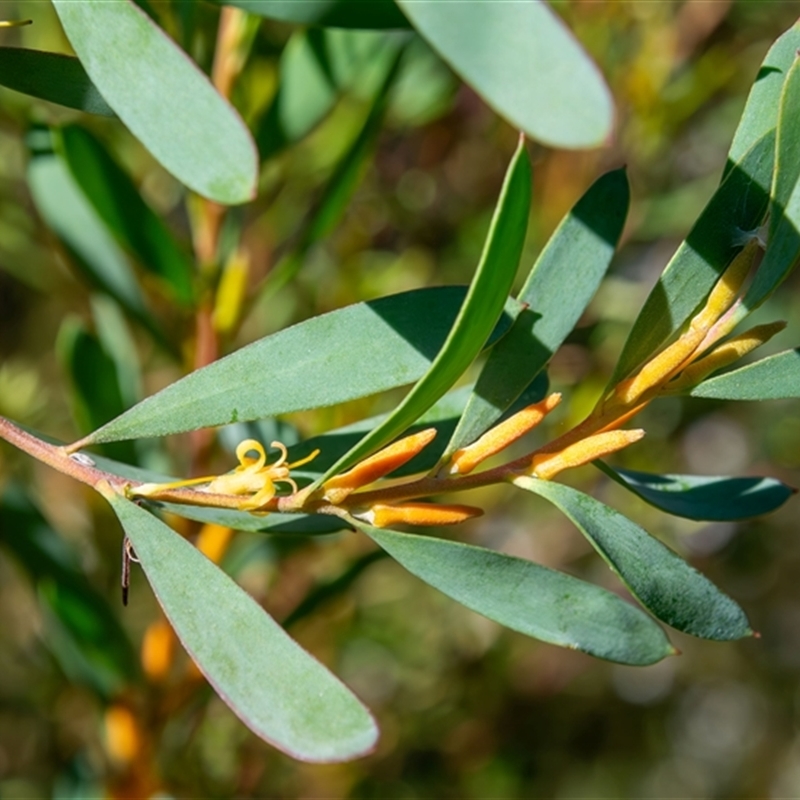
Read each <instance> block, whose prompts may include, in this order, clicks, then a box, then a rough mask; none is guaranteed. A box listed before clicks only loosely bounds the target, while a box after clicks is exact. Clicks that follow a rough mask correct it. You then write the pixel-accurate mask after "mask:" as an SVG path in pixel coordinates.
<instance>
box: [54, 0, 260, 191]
mask: <svg viewBox="0 0 800 800" xmlns="http://www.w3.org/2000/svg"><path fill="white" fill-rule="evenodd" d="M53 5H54V6H55V9H56V11H57V12H58V16H59V19H60V20H61V24H62V25H63V27H64V32H65V33H66V34H67V37H68V38H69V41H70V43H71V44H72V47H73V48H74V50H75V53H76V54H77V56H78V58H80V60H81V63H82V64H83V66H84V68H85V69H86V72H87V73H88V74H89V76H90V77H91V79H92V81H93V82H94V84H95V85H96V86H97V88H98V89H99V90H100V92H101V93H102V95H103V97H104V98H105V99H106V101H107V102H108V104H109V105H110V106H111V107H112V108H113V109H114V111H115V112H116V113H117V115H118V116H119V118H120V119H121V120H122V122H124V123H125V125H126V126H127V127H128V128H129V129H130V131H131V133H133V135H134V136H136V138H137V139H139V140H140V141H141V142H142V144H143V145H144V146H145V147H146V148H147V149H148V150H149V151H150V152H151V153H152V154H153V156H154V157H155V158H156V159H157V160H158V161H159V162H160V163H161V164H162V165H163V166H164V168H165V169H166V170H168V171H169V172H171V173H172V174H173V175H174V176H175V177H176V178H178V180H180V181H181V182H183V183H184V184H186V185H187V186H188V187H189V188H190V189H192V190H194V191H195V192H197V193H198V194H201V195H203V196H204V197H208V198H210V199H211V200H215V201H217V202H219V203H227V204H235V203H244V202H247V201H248V200H251V199H252V198H253V197H254V196H255V193H256V182H257V179H258V158H257V154H256V149H255V145H254V144H253V140H252V138H251V137H250V133H249V131H248V130H247V128H246V127H245V124H244V123H243V122H242V120H241V118H240V117H239V115H238V114H237V113H236V111H235V110H234V109H233V107H232V106H231V105H230V104H229V103H228V102H227V101H226V100H225V99H223V98H222V96H221V95H220V94H219V93H218V92H217V91H216V89H214V87H213V86H212V85H211V82H210V81H209V80H208V78H207V77H206V76H205V75H204V74H203V73H202V72H201V71H200V70H199V69H198V67H197V65H196V64H194V63H193V62H192V61H191V59H189V57H188V56H187V55H186V54H185V53H184V52H183V51H182V50H181V49H180V48H179V47H178V46H177V45H176V44H175V43H174V42H173V41H172V40H171V39H170V38H169V37H168V36H167V35H166V34H165V33H164V32H163V31H162V30H161V29H160V28H159V27H158V26H157V25H156V24H155V23H154V22H153V21H152V20H151V19H150V18H149V17H148V16H147V15H146V14H145V13H144V12H143V11H142V10H141V9H140V8H138V7H137V6H136V5H135V4H134V3H132V2H131V1H130V0H117V1H116V2H113V3H108V2H103V0H53Z"/></svg>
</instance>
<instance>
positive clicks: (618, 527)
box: [514, 476, 753, 641]
mask: <svg viewBox="0 0 800 800" xmlns="http://www.w3.org/2000/svg"><path fill="white" fill-rule="evenodd" d="M514 485H515V486H519V487H520V488H521V489H525V490H526V491H529V492H533V494H538V495H540V496H541V497H544V498H545V499H546V500H549V501H550V502H551V503H553V505H555V506H556V507H557V508H559V509H561V511H562V512H563V513H564V514H565V515H566V516H567V517H569V518H570V519H571V520H572V522H574V523H575V525H576V526H577V528H578V530H580V532H581V533H582V534H583V535H584V536H585V537H586V538H587V539H588V540H589V542H590V543H591V544H592V546H593V547H594V548H595V549H596V550H597V552H598V553H600V555H601V556H602V557H603V559H604V560H605V561H606V563H607V564H608V565H609V567H611V569H612V570H614V572H616V574H617V575H619V577H620V578H621V579H622V582H623V583H624V584H625V585H626V586H627V587H628V589H629V590H630V592H631V593H632V594H633V595H634V597H636V599H637V600H639V602H640V603H641V604H642V605H643V606H644V607H645V608H647V609H648V610H649V611H650V612H651V613H652V614H654V615H655V616H656V617H657V618H658V619H660V620H661V621H662V622H666V623H667V624H668V625H671V626H672V627H673V628H677V629H678V630H679V631H683V632H684V633H689V634H691V635H692V636H699V637H701V638H703V639H715V640H720V641H726V640H730V639H741V638H742V637H744V636H751V635H752V633H753V632H752V630H751V629H750V625H749V624H748V622H747V617H746V616H745V614H744V612H743V611H742V609H741V608H739V606H738V605H737V604H736V603H735V602H734V601H733V600H731V598H730V597H728V596H727V595H724V594H723V593H722V592H720V590H719V589H717V587H716V586H714V584H713V583H711V581H709V580H708V578H706V577H705V576H703V575H701V574H700V573H699V572H698V571H697V570H696V569H694V568H693V567H690V566H689V565H688V564H687V563H686V562H685V561H684V560H683V559H682V558H681V557H680V556H678V555H677V554H676V553H675V552H673V551H672V550H670V549H669V548H668V547H666V546H665V545H663V544H662V543H661V542H659V541H658V539H654V538H653V537H652V536H650V534H649V533H647V531H645V530H644V529H643V528H640V527H639V526H638V525H636V524H635V523H634V522H631V520H629V519H628V518H627V517H624V516H622V514H620V513H619V512H618V511H614V509H613V508H609V507H608V506H607V505H604V504H603V503H601V502H600V501H599V500H595V499H594V498H593V497H590V496H589V495H587V494H584V493H583V492H579V491H577V490H575V489H571V488H570V487H568V486H564V485H562V484H560V483H554V482H552V481H542V480H538V479H537V478H529V477H526V476H523V477H519V478H516V479H515V480H514Z"/></svg>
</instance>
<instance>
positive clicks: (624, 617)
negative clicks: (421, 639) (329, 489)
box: [355, 520, 675, 665]
mask: <svg viewBox="0 0 800 800" xmlns="http://www.w3.org/2000/svg"><path fill="white" fill-rule="evenodd" d="M355 524H356V525H357V526H358V528H359V529H360V530H362V531H363V532H364V533H366V534H367V535H368V536H370V537H371V538H372V539H374V540H375V541H376V542H377V543H378V544H379V545H380V546H381V547H382V548H383V549H384V550H385V551H386V552H387V553H389V555H390V556H392V558H394V559H395V560H396V561H398V562H399V563H400V564H402V565H403V566H404V567H405V568H406V569H407V570H408V571H409V572H411V573H412V574H413V575H416V576H417V577H418V578H420V579H421V580H423V581H425V583H428V584H430V585H431V586H433V587H434V588H436V589H438V590H439V591H440V592H443V593H444V594H446V595H447V596H448V597H452V598H453V599H454V600H456V601H457V602H459V603H461V604H462V605H465V606H466V607H467V608H470V609H472V610H473V611H476V612H477V613H479V614H483V616H485V617H488V618H489V619H491V620H494V621H495V622H499V623H500V624H501V625H505V626H506V627H507V628H511V630H514V631H519V632H520V633H524V634H526V635H528V636H533V637H534V638H536V639H541V640H542V641H543V642H549V643H550V644H556V645H559V646H561V647H569V648H570V649H572V650H580V651H582V652H584V653H589V655H593V656H597V657H598V658H605V659H608V660H609V661H617V662H619V663H622V664H636V665H644V664H653V663H655V662H656V661H660V660H661V659H662V658H665V657H666V656H669V655H674V654H675V650H674V648H673V647H672V646H671V645H670V643H669V640H668V639H667V637H666V636H665V635H664V631H663V630H662V629H661V628H660V627H659V626H658V625H656V624H655V623H654V622H653V621H652V620H651V619H650V618H649V617H647V615H645V614H643V613H642V612H641V611H639V609H637V608H635V607H634V606H632V605H630V604H629V603H626V602H625V601H624V600H621V599H620V598H619V597H617V596H616V595H614V594H612V593H611V592H608V591H606V590H605V589H601V588H599V587H598V586H592V585H591V584H589V583H584V582H583V581H581V580H578V579H577V578H573V577H571V576H570V575H565V574H564V573H561V572H556V571H555V570H551V569H547V568H546V567H542V566H539V565H538V564H533V563H531V562H530V561H525V560H523V559H521V558H515V557H513V556H508V555H505V554H503V553H496V552H495V551H494V550H486V549H484V548H482V547H474V546H472V545H468V544H461V543H460V542H450V541H447V540H445V539H437V538H434V537H431V536H416V535H414V534H410V533H399V532H397V531H391V530H386V529H380V528H373V527H372V526H371V525H367V524H365V523H363V522H359V521H357V520H356V521H355Z"/></svg>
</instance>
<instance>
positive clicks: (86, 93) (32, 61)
mask: <svg viewBox="0 0 800 800" xmlns="http://www.w3.org/2000/svg"><path fill="white" fill-rule="evenodd" d="M0 84H2V85H3V86H7V87H8V88H9V89H14V90H15V91H17V92H22V93H23V94H29V95H31V96H33V97H38V98H40V99H41V100H49V101H50V102H51V103H58V104H59V105H62V106H67V107H68V108H75V109H77V110H78V111H85V112H86V113H87V114H100V115H101V116H105V117H113V116H114V112H113V111H112V109H111V107H110V106H109V105H108V103H106V101H105V100H103V97H102V95H101V94H100V92H98V91H97V87H96V86H95V85H94V84H93V83H92V82H91V80H90V79H89V76H88V75H87V74H86V70H85V69H84V68H83V66H82V65H81V62H80V61H79V60H78V59H77V58H75V57H74V56H66V55H63V54H61V53H47V52H44V51H41V50H26V49H24V48H21V47H0Z"/></svg>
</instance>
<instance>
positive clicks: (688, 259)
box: [612, 132, 775, 384]
mask: <svg viewBox="0 0 800 800" xmlns="http://www.w3.org/2000/svg"><path fill="white" fill-rule="evenodd" d="M774 160H775V133H774V132H770V133H767V134H766V135H765V136H763V137H762V138H761V139H759V140H758V142H756V144H755V145H753V147H752V148H751V149H750V150H748V152H747V153H746V154H745V155H744V156H743V157H742V159H741V161H739V162H738V163H737V164H736V165H735V166H734V167H733V168H732V169H731V171H730V173H729V174H728V176H727V178H725V180H724V181H723V182H722V184H721V185H720V187H719V189H717V191H716V193H715V194H714V196H713V197H712V198H711V200H709V202H708V205H707V206H706V208H705V210H704V211H703V213H702V215H701V216H700V219H698V220H697V222H696V223H695V225H694V227H693V228H692V230H691V231H690V233H689V235H688V236H687V237H686V240H685V241H684V242H683V243H682V244H681V246H680V247H679V248H678V250H677V251H676V252H675V255H674V256H673V257H672V259H671V260H670V262H669V264H668V265H667V267H666V269H665V270H664V273H663V274H662V275H661V277H660V278H659V280H658V283H657V284H656V286H655V288H654V289H653V291H652V292H651V293H650V296H649V297H648V298H647V301H646V302H645V304H644V306H643V307H642V310H641V311H640V312H639V316H638V317H637V319H636V322H635V323H634V324H633V327H632V328H631V332H630V334H629V335H628V340H627V342H626V343H625V347H624V348H623V351H622V355H621V356H620V359H619V362H618V364H617V366H616V368H615V370H614V376H613V378H612V384H614V383H616V382H617V381H618V380H620V379H621V378H623V377H625V376H626V375H628V374H629V373H630V372H631V371H632V370H633V369H635V368H636V367H637V366H639V365H640V364H641V363H642V362H643V361H644V360H645V359H646V358H647V357H648V356H650V355H652V354H653V353H654V352H655V351H656V350H657V349H658V348H659V347H660V346H661V345H662V344H663V343H664V342H665V341H667V340H668V339H669V338H670V337H671V336H672V335H673V334H674V333H675V332H676V331H677V330H678V329H679V328H681V326H683V324H684V323H685V322H687V320H688V319H690V317H691V316H692V314H693V313H694V312H695V310H696V309H697V308H698V306H699V305H700V304H701V303H702V302H703V300H704V299H705V297H706V296H707V295H708V293H709V292H710V291H711V288H712V287H713V286H714V284H715V283H716V282H717V280H718V279H719V276H720V275H721V274H722V272H723V270H724V269H725V267H726V266H727V265H728V264H729V263H730V262H731V260H732V259H733V257H734V256H735V255H736V253H737V251H738V250H739V249H740V248H741V246H742V244H743V239H742V233H743V232H745V231H752V230H754V229H756V228H757V227H758V226H759V224H760V223H761V221H762V220H763V218H764V214H765V212H766V210H767V204H768V200H769V188H770V184H771V182H772V167H773V163H774Z"/></svg>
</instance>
